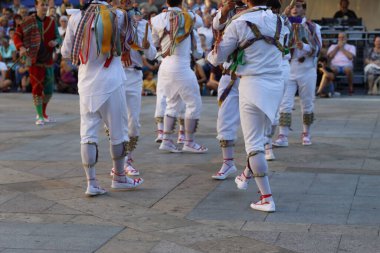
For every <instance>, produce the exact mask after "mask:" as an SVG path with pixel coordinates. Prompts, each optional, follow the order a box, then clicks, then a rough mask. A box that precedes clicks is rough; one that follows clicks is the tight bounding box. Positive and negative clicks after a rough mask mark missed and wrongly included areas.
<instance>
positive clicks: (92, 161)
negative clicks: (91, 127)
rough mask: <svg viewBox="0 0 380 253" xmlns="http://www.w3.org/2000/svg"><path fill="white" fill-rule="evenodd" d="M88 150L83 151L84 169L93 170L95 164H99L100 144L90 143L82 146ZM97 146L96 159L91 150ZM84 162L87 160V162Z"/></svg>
mask: <svg viewBox="0 0 380 253" xmlns="http://www.w3.org/2000/svg"><path fill="white" fill-rule="evenodd" d="M82 145H84V146H85V147H87V148H88V149H85V150H84V149H82V150H81V155H82V164H83V166H84V167H87V168H91V167H94V166H95V164H97V163H98V157H99V150H98V144H96V143H95V142H88V143H84V144H82ZM93 146H95V157H94V156H93V155H92V154H91V150H89V149H90V148H91V147H93ZM83 160H86V161H85V162H84V161H83Z"/></svg>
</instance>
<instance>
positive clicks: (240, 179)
mask: <svg viewBox="0 0 380 253" xmlns="http://www.w3.org/2000/svg"><path fill="white" fill-rule="evenodd" d="M249 179H251V177H246V176H245V175H244V172H243V173H242V174H241V175H239V176H237V177H235V183H236V186H237V188H238V189H239V190H247V188H248V183H249Z"/></svg>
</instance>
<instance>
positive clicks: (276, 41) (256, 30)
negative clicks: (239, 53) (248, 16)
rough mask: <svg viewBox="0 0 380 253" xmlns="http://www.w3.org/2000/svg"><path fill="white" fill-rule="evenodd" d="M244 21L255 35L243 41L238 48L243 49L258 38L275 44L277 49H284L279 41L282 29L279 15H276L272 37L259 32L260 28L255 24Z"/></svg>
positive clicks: (282, 50)
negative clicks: (274, 30)
mask: <svg viewBox="0 0 380 253" xmlns="http://www.w3.org/2000/svg"><path fill="white" fill-rule="evenodd" d="M245 22H246V24H247V25H248V27H249V28H250V29H251V31H252V32H253V34H254V35H255V38H252V39H250V40H248V41H247V42H246V43H244V44H243V45H242V46H240V47H239V49H242V50H244V49H246V48H248V47H250V46H252V45H253V44H254V43H255V42H257V41H259V40H264V41H265V42H267V43H268V44H271V45H274V46H276V47H277V48H278V50H280V51H281V52H284V51H285V48H284V47H283V45H282V44H281V43H280V34H281V30H282V21H281V18H280V17H279V16H277V25H276V33H275V35H274V37H271V36H267V35H263V34H262V33H261V32H260V30H259V28H258V27H257V25H256V24H254V23H251V22H249V21H245Z"/></svg>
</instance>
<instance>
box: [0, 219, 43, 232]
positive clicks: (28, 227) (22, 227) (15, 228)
mask: <svg viewBox="0 0 380 253" xmlns="http://www.w3.org/2000/svg"><path fill="white" fill-rule="evenodd" d="M40 227H41V225H40V224H23V223H15V222H0V235H30V234H32V233H33V232H34V231H36V230H38V229H39V228H40Z"/></svg>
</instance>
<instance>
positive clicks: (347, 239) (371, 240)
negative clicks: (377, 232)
mask: <svg viewBox="0 0 380 253" xmlns="http://www.w3.org/2000/svg"><path fill="white" fill-rule="evenodd" d="M339 252H350V253H351V252H352V253H354V252H355V253H356V252H360V253H377V252H380V240H379V237H372V236H368V237H367V236H365V237H360V236H348V235H343V236H342V240H341V242H340V245H339Z"/></svg>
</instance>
